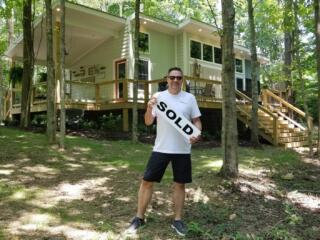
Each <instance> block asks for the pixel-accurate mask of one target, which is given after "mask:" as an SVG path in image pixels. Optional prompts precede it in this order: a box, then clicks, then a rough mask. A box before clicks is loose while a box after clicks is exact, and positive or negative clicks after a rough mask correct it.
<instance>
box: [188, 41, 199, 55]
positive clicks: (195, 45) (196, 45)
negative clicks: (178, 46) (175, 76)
mask: <svg viewBox="0 0 320 240" xmlns="http://www.w3.org/2000/svg"><path fill="white" fill-rule="evenodd" d="M190 49H191V52H190V56H191V57H192V58H196V59H201V43H199V42H196V41H192V40H191V44H190Z"/></svg>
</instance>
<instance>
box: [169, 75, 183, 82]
mask: <svg viewBox="0 0 320 240" xmlns="http://www.w3.org/2000/svg"><path fill="white" fill-rule="evenodd" d="M168 78H169V79H170V80H174V79H177V80H178V81H181V80H182V76H168Z"/></svg>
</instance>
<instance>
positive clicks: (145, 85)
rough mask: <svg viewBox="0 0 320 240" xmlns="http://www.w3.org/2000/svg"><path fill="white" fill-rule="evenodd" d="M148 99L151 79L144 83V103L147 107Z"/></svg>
mask: <svg viewBox="0 0 320 240" xmlns="http://www.w3.org/2000/svg"><path fill="white" fill-rule="evenodd" d="M148 100H149V81H148V80H147V81H146V82H145V83H144V104H145V107H147V104H148Z"/></svg>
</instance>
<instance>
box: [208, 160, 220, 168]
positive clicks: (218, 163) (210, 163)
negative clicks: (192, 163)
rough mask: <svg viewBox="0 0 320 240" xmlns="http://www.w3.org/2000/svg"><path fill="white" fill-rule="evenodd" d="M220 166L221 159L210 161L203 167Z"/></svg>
mask: <svg viewBox="0 0 320 240" xmlns="http://www.w3.org/2000/svg"><path fill="white" fill-rule="evenodd" d="M221 166H222V160H216V161H210V162H208V163H207V164H205V165H204V167H208V168H220V167H221Z"/></svg>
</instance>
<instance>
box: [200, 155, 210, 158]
mask: <svg viewBox="0 0 320 240" xmlns="http://www.w3.org/2000/svg"><path fill="white" fill-rule="evenodd" d="M200 158H204V159H207V158H209V156H204V155H201V156H200Z"/></svg>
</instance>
